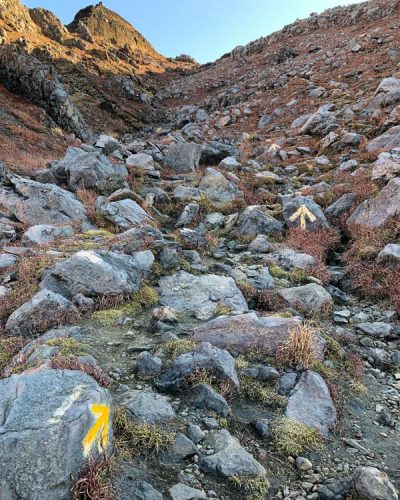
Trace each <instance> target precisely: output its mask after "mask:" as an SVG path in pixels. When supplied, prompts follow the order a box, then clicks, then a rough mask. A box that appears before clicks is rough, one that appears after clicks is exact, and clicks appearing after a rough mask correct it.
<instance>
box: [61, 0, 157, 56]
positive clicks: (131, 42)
mask: <svg viewBox="0 0 400 500" xmlns="http://www.w3.org/2000/svg"><path fill="white" fill-rule="evenodd" d="M82 23H83V24H84V25H85V26H86V27H87V28H88V30H89V32H90V33H91V34H92V35H93V36H98V37H102V38H103V39H104V40H105V41H106V42H108V43H111V44H112V45H116V46H118V47H123V46H125V45H128V46H130V48H131V49H139V50H142V51H144V52H148V53H155V52H156V51H155V50H154V48H153V47H152V46H151V44H150V43H149V42H148V41H147V40H146V39H145V38H144V36H143V35H142V34H141V33H139V32H138V31H137V30H135V28H134V27H133V26H132V25H131V24H130V23H128V21H126V20H125V19H124V18H122V17H121V16H120V15H118V14H117V13H116V12H114V11H112V10H110V9H107V7H105V6H104V5H103V3H102V2H100V3H98V4H96V5H89V6H88V7H85V8H84V9H81V10H80V11H79V12H78V13H77V14H76V16H75V18H74V20H73V21H72V23H71V24H69V25H68V29H69V30H70V31H71V32H75V31H79V29H80V28H79V25H81V24H82Z"/></svg>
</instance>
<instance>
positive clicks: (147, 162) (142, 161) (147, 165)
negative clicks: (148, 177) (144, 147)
mask: <svg viewBox="0 0 400 500" xmlns="http://www.w3.org/2000/svg"><path fill="white" fill-rule="evenodd" d="M126 166H127V167H128V168H141V169H143V170H155V163H154V160H153V157H152V156H150V155H148V154H146V153H137V154H133V155H130V156H128V158H127V159H126Z"/></svg>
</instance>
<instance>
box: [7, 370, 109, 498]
mask: <svg viewBox="0 0 400 500" xmlns="http://www.w3.org/2000/svg"><path fill="white" fill-rule="evenodd" d="M97 405H101V406H104V408H105V411H108V412H109V411H110V407H111V398H110V395H109V393H108V391H107V390H106V389H103V388H101V387H100V386H99V385H98V384H97V383H96V382H95V381H94V380H93V379H92V378H91V377H89V376H88V375H86V374H85V373H82V372H78V371H68V370H47V371H42V372H37V373H32V374H29V375H28V374H26V375H25V374H22V375H13V376H12V377H10V378H7V379H3V380H0V422H1V425H0V466H1V470H2V474H1V477H0V497H1V498H29V499H32V500H41V499H43V498H51V499H54V500H64V499H65V498H68V497H69V496H70V491H71V486H72V484H71V474H73V475H74V476H75V477H76V476H77V473H78V469H79V467H80V466H81V464H82V463H83V462H84V461H85V459H86V458H87V456H88V454H89V453H90V454H92V456H93V458H96V457H99V456H101V454H102V453H101V452H102V447H101V445H100V438H101V435H102V433H101V432H99V433H98V434H97V436H96V437H95V439H94V440H93V443H92V445H89V444H87V445H86V444H83V443H82V441H83V440H84V438H85V436H86V435H87V433H88V432H89V430H90V429H91V428H92V426H93V425H94V424H95V423H96V422H97V420H98V418H99V416H98V412H97V411H96V410H95V408H96V406H97ZM111 421H112V420H111V418H109V419H107V423H106V427H105V431H104V434H103V435H105V436H106V437H107V441H105V440H103V446H104V447H105V448H106V450H110V449H111V447H112V443H113V440H112V428H111Z"/></svg>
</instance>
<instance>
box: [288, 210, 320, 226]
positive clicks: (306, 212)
mask: <svg viewBox="0 0 400 500" xmlns="http://www.w3.org/2000/svg"><path fill="white" fill-rule="evenodd" d="M299 217H300V227H301V229H306V228H307V224H306V217H308V219H309V220H310V222H315V221H316V220H317V218H316V217H315V215H314V214H313V213H312V212H311V210H310V209H309V208H308V207H306V205H301V207H300V208H299V209H298V210H297V212H295V213H294V214H293V215H292V216H291V217H290V218H289V220H290V222H294V221H295V220H297V219H298V218H299Z"/></svg>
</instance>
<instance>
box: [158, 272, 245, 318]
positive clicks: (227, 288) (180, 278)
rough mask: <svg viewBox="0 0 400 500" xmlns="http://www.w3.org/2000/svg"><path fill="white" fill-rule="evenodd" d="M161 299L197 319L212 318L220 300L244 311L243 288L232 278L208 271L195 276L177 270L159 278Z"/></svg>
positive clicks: (220, 302) (237, 310) (234, 308)
mask: <svg viewBox="0 0 400 500" xmlns="http://www.w3.org/2000/svg"><path fill="white" fill-rule="evenodd" d="M159 284H160V302H161V304H162V305H163V306H168V307H172V308H174V309H176V310H178V311H182V312H185V313H187V314H189V315H191V316H194V317H196V318H198V319H202V320H208V319H211V318H212V317H213V316H214V315H215V312H216V309H217V306H218V305H219V304H224V305H226V306H228V307H229V308H230V309H231V310H232V311H234V312H236V313H244V312H247V310H248V306H247V302H246V300H245V298H244V297H243V294H242V292H241V291H240V290H239V288H238V287H237V286H236V283H235V281H234V280H233V279H232V278H227V277H225V276H217V275H215V274H208V275H205V276H194V275H193V274H189V273H187V272H185V271H180V272H179V273H177V274H175V275H174V276H166V277H163V278H161V279H160V281H159Z"/></svg>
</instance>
